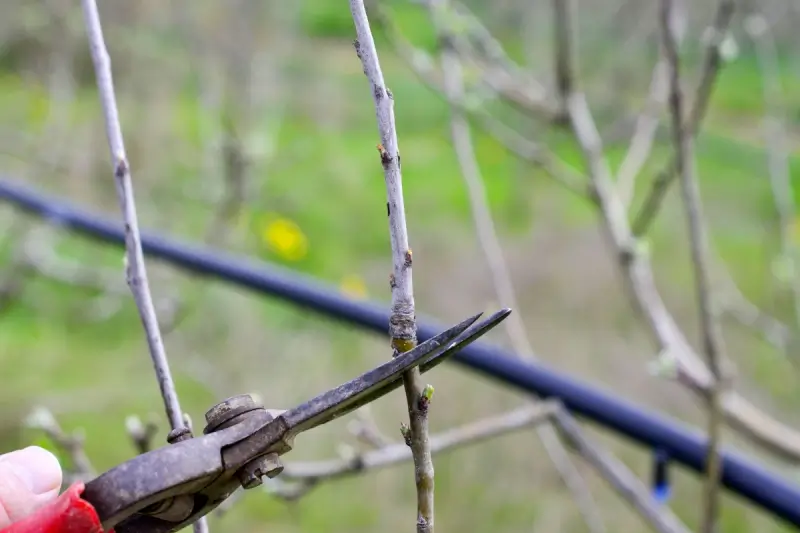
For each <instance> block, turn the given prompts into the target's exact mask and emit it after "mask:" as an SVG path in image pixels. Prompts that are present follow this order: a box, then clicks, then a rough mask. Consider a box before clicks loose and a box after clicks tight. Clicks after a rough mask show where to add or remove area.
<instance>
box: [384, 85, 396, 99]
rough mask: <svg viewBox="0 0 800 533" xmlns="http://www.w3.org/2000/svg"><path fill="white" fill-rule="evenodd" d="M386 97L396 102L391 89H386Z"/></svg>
mask: <svg viewBox="0 0 800 533" xmlns="http://www.w3.org/2000/svg"><path fill="white" fill-rule="evenodd" d="M386 96H388V97H389V100H394V94H392V91H391V89H389V88H388V87H387V88H386Z"/></svg>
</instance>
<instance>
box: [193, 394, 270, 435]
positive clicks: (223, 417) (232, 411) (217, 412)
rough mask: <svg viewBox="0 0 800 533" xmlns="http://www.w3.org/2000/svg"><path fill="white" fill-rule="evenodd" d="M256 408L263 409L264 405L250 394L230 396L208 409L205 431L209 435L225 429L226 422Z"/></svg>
mask: <svg viewBox="0 0 800 533" xmlns="http://www.w3.org/2000/svg"><path fill="white" fill-rule="evenodd" d="M256 409H263V407H262V406H261V405H259V404H257V403H256V402H255V400H253V397H252V396H250V395H249V394H240V395H238V396H233V397H231V398H228V399H227V400H225V401H223V402H220V403H218V404H217V405H215V406H214V407H212V408H211V409H209V410H208V412H207V413H206V427H205V429H204V430H203V433H205V434H206V435H207V434H209V433H211V432H212V431H216V430H219V429H223V428H225V427H226V423H228V422H232V421H233V419H234V418H236V417H237V416H239V415H241V414H244V413H247V412H249V411H254V410H256Z"/></svg>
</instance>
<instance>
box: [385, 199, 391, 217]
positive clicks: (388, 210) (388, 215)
mask: <svg viewBox="0 0 800 533" xmlns="http://www.w3.org/2000/svg"><path fill="white" fill-rule="evenodd" d="M386 216H387V217H390V216H392V208H391V206H389V202H386Z"/></svg>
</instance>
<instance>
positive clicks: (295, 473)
mask: <svg viewBox="0 0 800 533" xmlns="http://www.w3.org/2000/svg"><path fill="white" fill-rule="evenodd" d="M555 408H556V404H554V403H550V402H543V403H540V404H537V405H531V406H526V407H522V408H519V409H516V410H514V411H510V412H508V413H505V414H502V415H499V416H492V417H489V418H484V419H480V420H476V421H474V422H470V423H468V424H465V425H464V426H460V427H457V428H453V429H450V430H448V431H445V432H443V433H439V434H435V435H431V437H430V447H431V452H432V453H441V452H444V451H448V450H451V449H454V448H458V447H463V446H468V445H471V444H476V443H479V442H482V441H485V440H487V439H491V438H495V437H499V436H501V435H504V434H507V433H511V432H514V431H519V430H522V429H525V428H529V427H533V426H537V425H539V424H541V423H543V422H546V421H547V419H548V417H549V416H551V415H552V413H553V412H554V410H555ZM411 454H412V451H411V450H410V449H409V447H408V446H407V445H406V444H405V443H404V442H400V443H388V444H385V445H382V446H380V447H378V448H376V449H374V450H369V451H366V452H363V453H357V454H355V455H353V456H352V457H347V458H341V459H331V460H327V461H314V462H302V463H289V464H287V465H286V468H285V470H284V471H283V474H281V477H280V479H281V480H284V481H286V482H288V483H287V485H286V486H284V487H281V488H278V489H273V492H274V493H275V494H277V495H279V496H281V497H283V498H287V497H288V499H296V498H297V497H299V496H300V495H302V494H305V493H306V492H308V490H310V489H311V488H313V487H315V486H317V485H318V484H319V483H322V482H324V481H331V480H334V479H338V478H342V477H347V476H352V475H356V474H360V473H363V472H366V471H369V470H376V469H379V468H385V467H388V466H393V465H396V464H400V463H403V462H406V461H409V460H411V459H412V456H411Z"/></svg>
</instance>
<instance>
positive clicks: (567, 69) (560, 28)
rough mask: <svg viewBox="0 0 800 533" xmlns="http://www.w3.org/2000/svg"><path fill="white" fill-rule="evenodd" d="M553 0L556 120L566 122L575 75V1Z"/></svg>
mask: <svg viewBox="0 0 800 533" xmlns="http://www.w3.org/2000/svg"><path fill="white" fill-rule="evenodd" d="M552 1H553V14H554V17H553V33H554V35H555V43H554V46H553V49H554V51H555V53H554V54H553V60H554V62H555V65H554V66H555V73H556V88H557V89H558V105H559V110H558V121H559V122H561V123H566V122H567V121H568V120H569V118H568V115H569V111H568V106H569V103H568V98H569V95H570V94H572V87H573V84H574V83H575V76H576V75H577V67H576V65H575V59H576V57H575V47H576V44H577V43H576V42H575V29H574V28H573V27H572V25H573V22H574V20H575V17H574V10H575V7H576V6H575V2H574V1H573V0H552Z"/></svg>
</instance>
